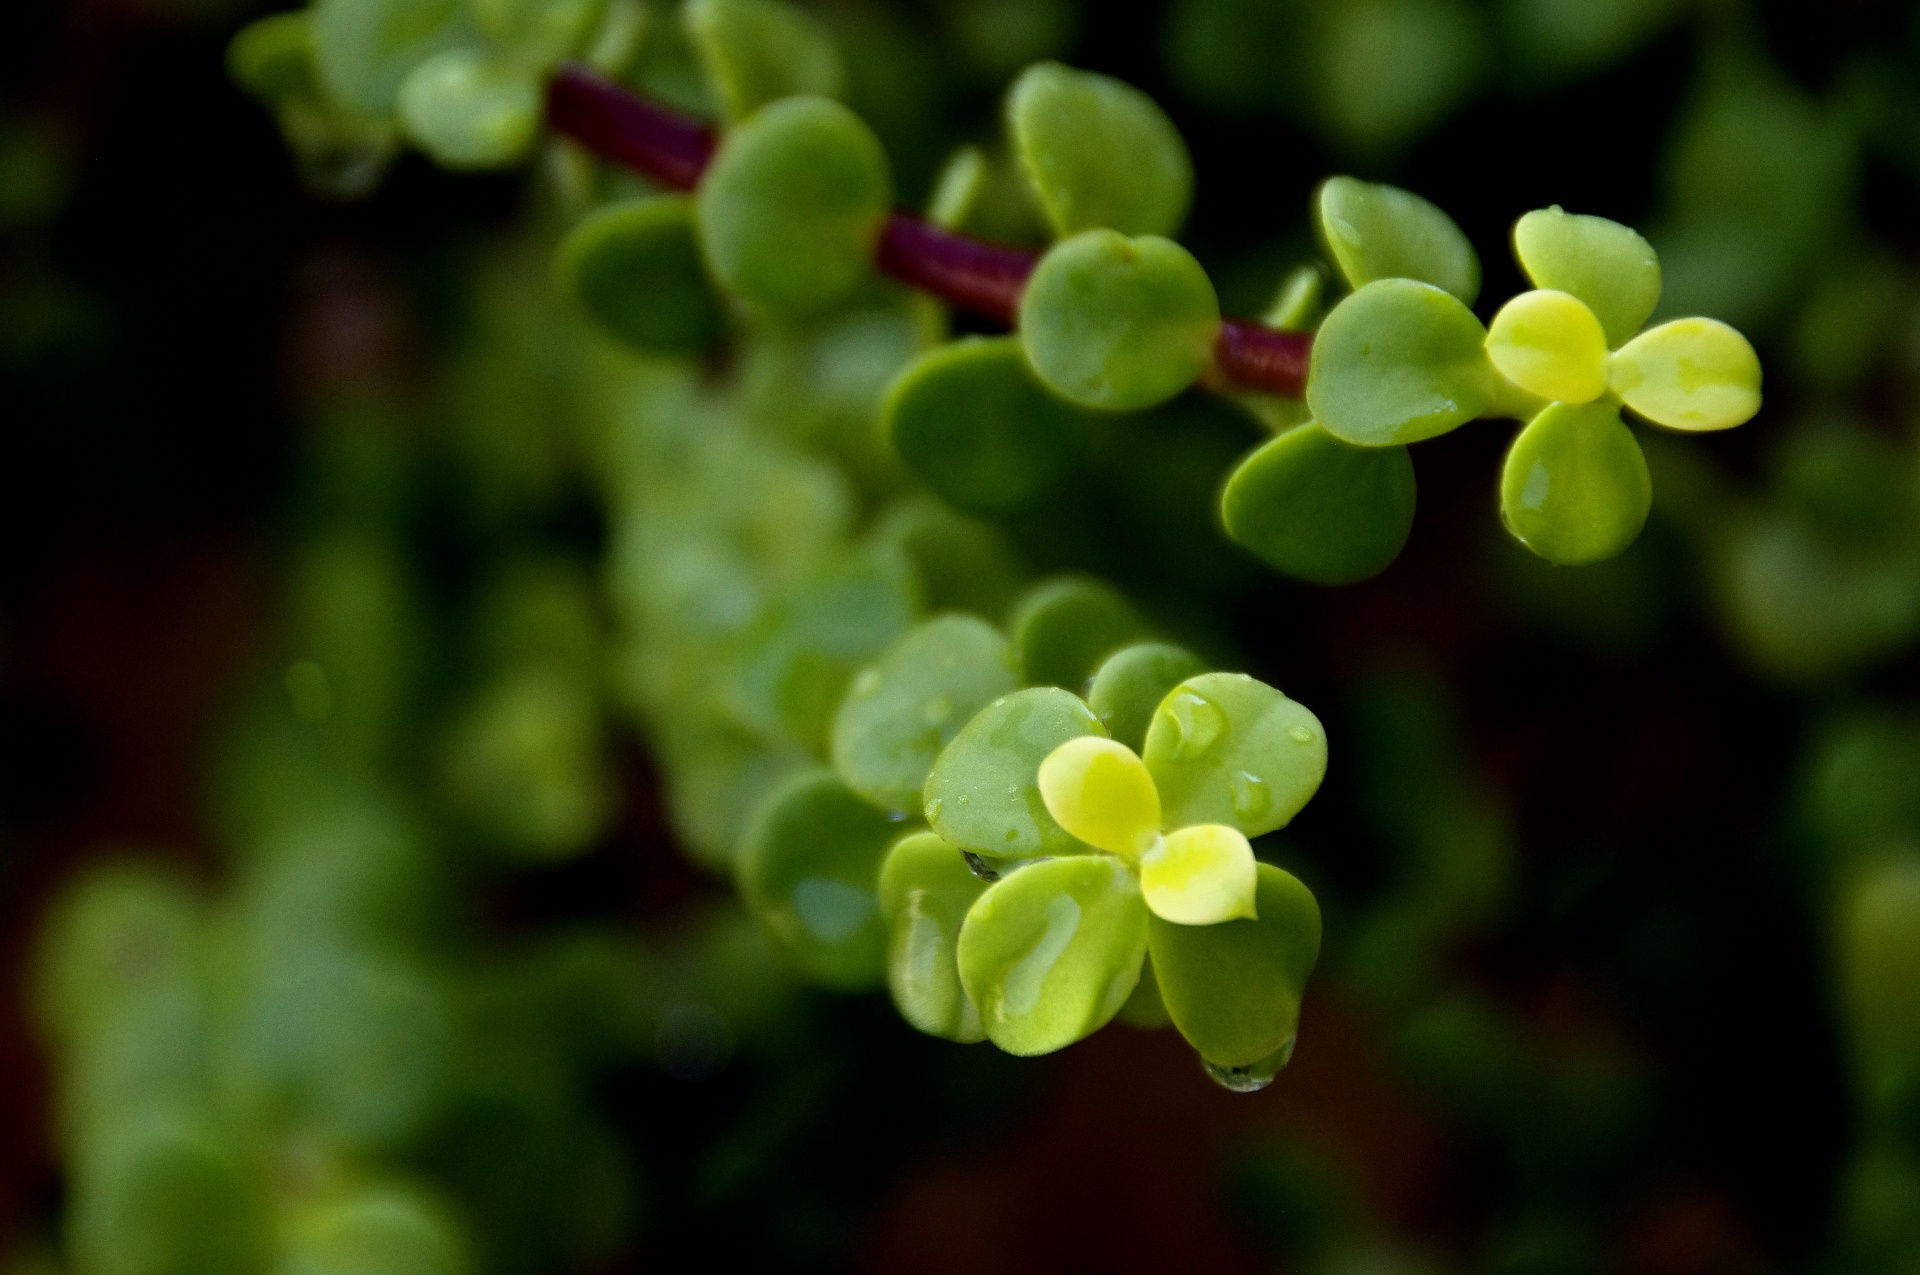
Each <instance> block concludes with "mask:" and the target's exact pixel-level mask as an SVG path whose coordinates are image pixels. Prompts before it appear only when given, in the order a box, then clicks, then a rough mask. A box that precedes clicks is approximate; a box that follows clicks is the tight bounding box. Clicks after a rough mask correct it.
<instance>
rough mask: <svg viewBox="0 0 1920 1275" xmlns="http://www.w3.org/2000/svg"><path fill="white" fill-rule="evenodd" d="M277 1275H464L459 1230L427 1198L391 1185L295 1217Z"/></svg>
mask: <svg viewBox="0 0 1920 1275" xmlns="http://www.w3.org/2000/svg"><path fill="white" fill-rule="evenodd" d="M282 1235H283V1238H282V1243H283V1244H284V1246H285V1248H284V1251H283V1253H282V1255H281V1258H280V1269H283V1270H287V1271H298V1272H301V1275H401V1272H407V1275H415V1273H416V1272H417V1275H467V1272H468V1271H471V1270H472V1269H473V1257H472V1253H471V1252H470V1250H469V1249H468V1245H467V1239H466V1236H464V1235H463V1234H462V1233H461V1229H460V1226H459V1223H458V1222H456V1221H455V1220H454V1218H453V1217H452V1216H451V1215H450V1214H449V1212H448V1211H447V1209H446V1208H445V1207H444V1206H442V1205H441V1204H440V1202H439V1201H437V1200H435V1199H433V1198H432V1197H430V1196H428V1195H426V1194H425V1193H423V1192H421V1191H418V1190H413V1189H410V1188H407V1187H404V1186H399V1185H394V1184H389V1183H374V1184H370V1185H364V1186H360V1187H357V1188H355V1189H353V1190H351V1191H350V1192H348V1193H347V1194H345V1195H341V1196H333V1197H329V1198H325V1199H323V1200H322V1201H321V1202H319V1203H317V1204H313V1205H310V1206H308V1207H305V1208H297V1209H294V1210H291V1211H290V1212H289V1214H288V1215H287V1218H286V1221H285V1224H284V1230H283V1232H282Z"/></svg>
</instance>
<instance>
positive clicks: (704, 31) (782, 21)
mask: <svg viewBox="0 0 1920 1275" xmlns="http://www.w3.org/2000/svg"><path fill="white" fill-rule="evenodd" d="M680 21H681V24H682V26H683V27H684V28H685V29H686V33H687V39H688V42H689V43H690V44H692V45H693V48H694V50H695V52H696V53H698V54H699V57H700V61H701V64H702V65H703V66H704V67H705V68H706V72H707V82H708V83H709V84H710V85H711V86H712V89H713V93H714V96H715V97H716V98H717V99H718V100H719V104H720V112H721V114H722V115H724V116H725V117H726V118H727V120H728V121H729V122H737V121H739V120H743V119H745V118H746V117H747V116H749V115H751V114H752V113H753V112H754V111H756V110H758V109H760V108H761V107H762V106H765V105H766V104H767V103H768V102H773V101H777V100H778V99H780V98H783V97H795V96H799V95H802V94H810V95H813V96H817V97H840V96H841V95H842V94H843V93H844V91H845V81H846V72H845V70H844V69H843V68H842V67H841V65H840V51H839V50H838V49H837V48H835V47H834V42H833V36H832V34H831V33H829V32H828V31H827V29H826V27H824V26H823V25H821V23H820V20H819V19H818V18H816V17H814V16H813V15H812V14H810V13H808V12H807V11H806V10H804V9H802V8H799V7H798V6H797V5H792V4H786V3H783V2H782V0H687V3H686V5H685V6H684V7H683V8H682V9H681V10H680Z"/></svg>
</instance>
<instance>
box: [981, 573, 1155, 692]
mask: <svg viewBox="0 0 1920 1275" xmlns="http://www.w3.org/2000/svg"><path fill="white" fill-rule="evenodd" d="M1151 632H1152V629H1151V626H1149V625H1148V624H1147V622H1146V620H1145V619H1144V618H1143V617H1142V616H1141V614H1140V613H1139V612H1138V611H1136V610H1134V609H1133V604H1132V603H1131V602H1128V601H1127V600H1126V598H1124V597H1122V596H1121V595H1120V592H1119V591H1118V590H1117V589H1115V588H1114V587H1113V586H1112V585H1109V584H1103V583H1102V582H1100V581H1099V580H1095V579H1093V578H1091V577H1089V576H1077V575H1067V576H1054V577H1052V578H1050V579H1046V580H1042V581H1041V582H1040V583H1039V584H1036V585H1034V586H1033V588H1031V589H1029V590H1028V591H1027V592H1026V594H1025V596H1023V597H1022V598H1021V599H1020V600H1019V601H1018V602H1016V603H1015V604H1014V607H1013V612H1012V614H1010V615H1009V616H1008V617H1007V633H1008V636H1009V637H1011V638H1012V640H1013V651H1014V659H1015V661H1016V663H1017V665H1018V667H1019V669H1020V680H1021V681H1023V682H1025V683H1026V684H1027V685H1028V686H1063V687H1066V688H1068V689H1070V690H1079V689H1080V688H1081V687H1083V686H1085V685H1086V684H1087V679H1088V678H1089V677H1090V676H1092V675H1093V672H1094V670H1095V669H1097V668H1098V667H1099V666H1100V662H1101V661H1102V660H1104V659H1105V658H1106V657H1107V656H1108V655H1110V654H1112V653H1113V652H1114V651H1115V650H1117V649H1119V648H1120V647H1122V646H1125V645H1126V644H1127V643H1129V642H1133V641H1137V640H1139V639H1140V638H1143V637H1146V636H1148V635H1149V634H1150V633H1151Z"/></svg>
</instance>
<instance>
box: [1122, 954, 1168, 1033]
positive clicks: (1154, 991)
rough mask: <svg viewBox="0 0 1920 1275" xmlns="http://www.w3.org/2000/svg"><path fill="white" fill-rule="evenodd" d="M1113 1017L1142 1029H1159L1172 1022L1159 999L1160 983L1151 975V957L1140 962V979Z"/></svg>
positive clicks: (1164, 1004) (1163, 1003)
mask: <svg viewBox="0 0 1920 1275" xmlns="http://www.w3.org/2000/svg"><path fill="white" fill-rule="evenodd" d="M1114 1017H1115V1018H1118V1019H1119V1020H1120V1021H1121V1022H1123V1023H1125V1024H1126V1025H1127V1026H1129V1027H1138V1028H1140V1029H1141V1030H1142V1031H1159V1030H1160V1029H1161V1028H1162V1027H1165V1026H1167V1025H1169V1024H1170V1023H1172V1022H1173V1019H1172V1018H1171V1017H1169V1016H1168V1014H1167V1006H1166V1003H1165V1002H1164V1001H1162V1000H1161V999H1160V984H1159V983H1158V982H1157V981H1156V980H1155V979H1154V977H1153V960H1152V958H1148V959H1147V960H1145V961H1142V962H1141V963H1140V981H1139V982H1138V983H1135V984H1134V985H1133V995H1131V996H1129V997H1127V1003H1126V1004H1124V1005H1122V1006H1121V1007H1120V1012H1119V1013H1118V1014H1115V1015H1114Z"/></svg>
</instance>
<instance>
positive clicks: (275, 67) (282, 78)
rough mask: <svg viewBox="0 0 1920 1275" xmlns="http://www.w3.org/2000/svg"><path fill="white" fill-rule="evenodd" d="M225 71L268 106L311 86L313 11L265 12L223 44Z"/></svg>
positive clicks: (312, 74)
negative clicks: (225, 45)
mask: <svg viewBox="0 0 1920 1275" xmlns="http://www.w3.org/2000/svg"><path fill="white" fill-rule="evenodd" d="M227 74H228V75H229V76H231V77H232V79H233V82H234V83H235V84H238V85H239V86H240V87H241V88H243V89H245V90H246V91H247V92H249V93H251V94H252V95H253V96H254V98H255V99H256V100H258V101H260V102H264V103H265V104H267V105H268V106H275V105H278V104H279V103H280V102H282V101H284V100H285V99H286V98H288V97H289V96H291V95H293V94H295V93H304V92H306V91H308V90H310V89H311V88H312V87H313V76H314V69H313V13H312V11H311V10H307V9H300V10H296V11H294V12H292V13H274V14H269V15H268V16H266V17H264V18H260V19H258V20H257V21H254V22H249V23H248V24H247V25H246V26H244V27H242V28H241V29H240V33H239V34H238V35H236V36H234V37H233V40H232V42H231V43H229V44H228V45H227Z"/></svg>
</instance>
